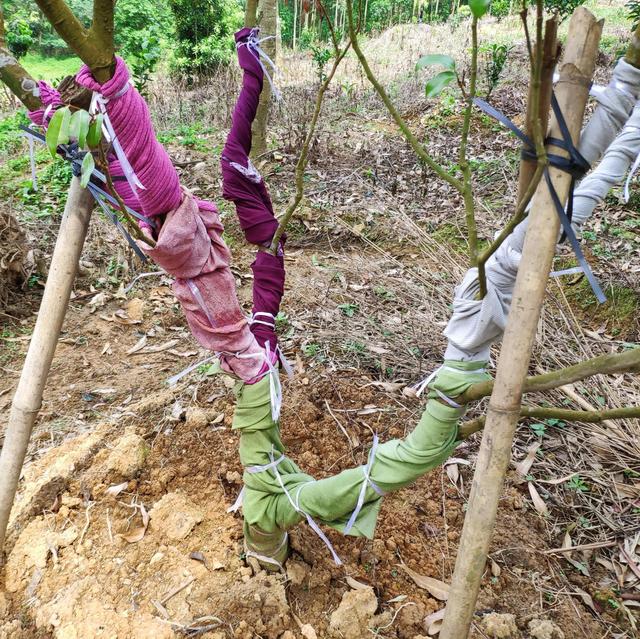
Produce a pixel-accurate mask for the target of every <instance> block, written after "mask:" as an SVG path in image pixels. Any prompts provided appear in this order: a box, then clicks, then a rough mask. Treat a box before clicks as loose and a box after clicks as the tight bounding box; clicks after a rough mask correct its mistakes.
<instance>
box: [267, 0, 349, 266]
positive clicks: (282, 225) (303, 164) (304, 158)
mask: <svg viewBox="0 0 640 639" xmlns="http://www.w3.org/2000/svg"><path fill="white" fill-rule="evenodd" d="M321 6H322V5H321ZM322 11H323V13H324V16H325V17H326V19H327V22H328V23H329V24H330V25H331V20H330V18H329V16H328V15H327V13H326V11H324V7H322ZM330 31H331V34H332V42H333V46H334V61H333V65H332V67H331V71H329V73H328V75H327V77H326V78H325V80H324V82H323V83H322V84H321V85H320V88H319V89H318V95H317V96H316V103H315V107H314V110H313V116H312V117H311V122H309V129H308V130H307V135H306V137H305V139H304V142H303V143H302V148H301V149H300V156H299V157H298V162H297V163H296V169H295V182H296V191H295V193H294V195H293V197H292V198H291V200H290V201H289V204H288V206H287V208H286V210H285V212H284V214H283V215H282V217H281V218H280V222H279V224H278V228H277V229H276V232H275V234H274V236H273V239H272V240H271V246H270V247H269V252H270V253H272V254H273V255H275V254H276V253H277V252H278V245H279V244H280V240H281V239H282V235H283V233H284V231H285V229H286V228H287V225H288V224H289V222H290V220H291V218H292V216H293V214H294V213H295V211H296V209H297V208H298V206H299V204H300V202H301V201H302V198H303V196H304V172H305V169H306V168H307V164H308V162H309V149H310V147H311V143H312V142H313V136H314V134H315V131H316V126H317V124H318V118H319V117H320V112H321V110H322V102H323V100H324V94H325V92H326V91H327V89H328V88H329V85H330V84H331V80H333V76H334V75H335V74H336V71H337V70H338V67H339V66H340V63H341V62H342V60H343V59H344V56H345V55H346V54H347V51H349V47H350V46H351V43H347V44H346V46H345V47H344V49H342V51H341V50H340V45H339V43H338V39H337V37H336V36H335V32H334V30H333V25H331V27H330Z"/></svg>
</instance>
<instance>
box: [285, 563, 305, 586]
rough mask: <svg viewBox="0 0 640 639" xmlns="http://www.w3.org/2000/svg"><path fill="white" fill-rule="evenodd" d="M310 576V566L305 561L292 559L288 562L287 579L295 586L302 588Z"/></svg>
mask: <svg viewBox="0 0 640 639" xmlns="http://www.w3.org/2000/svg"><path fill="white" fill-rule="evenodd" d="M308 574H309V566H308V565H307V564H305V563H304V562H303V561H295V560H294V559H290V560H289V561H288V562H287V577H289V579H290V580H291V583H292V584H293V585H294V586H300V585H301V584H302V583H303V582H304V580H305V579H306V578H307V575H308Z"/></svg>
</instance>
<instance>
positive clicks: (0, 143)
mask: <svg viewBox="0 0 640 639" xmlns="http://www.w3.org/2000/svg"><path fill="white" fill-rule="evenodd" d="M21 124H22V125H26V124H29V119H28V118H27V116H26V114H25V113H24V111H22V110H20V111H16V112H15V113H14V114H13V115H10V116H8V117H6V118H2V119H1V120H0V153H9V152H11V151H15V150H17V149H19V148H20V146H21V141H20V125H21Z"/></svg>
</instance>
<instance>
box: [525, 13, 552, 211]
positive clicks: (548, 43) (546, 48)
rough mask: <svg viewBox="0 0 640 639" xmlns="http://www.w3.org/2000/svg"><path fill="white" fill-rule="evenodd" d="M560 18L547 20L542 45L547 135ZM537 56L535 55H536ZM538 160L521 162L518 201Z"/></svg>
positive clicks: (543, 124) (542, 121)
mask: <svg viewBox="0 0 640 639" xmlns="http://www.w3.org/2000/svg"><path fill="white" fill-rule="evenodd" d="M558 55H559V45H558V18H557V17H553V18H550V19H549V20H547V22H546V23H545V30H544V42H543V45H542V77H541V85H540V92H539V100H538V105H539V107H538V114H539V116H540V129H541V131H542V135H546V133H547V127H548V126H549V109H550V107H551V92H552V90H553V72H554V71H555V68H556V63H557V62H558ZM534 57H535V55H534ZM532 96H533V83H530V84H529V99H528V100H527V117H526V126H525V133H526V134H527V136H528V137H529V139H530V140H533V126H534V125H533V121H532V116H533V99H532ZM536 167H537V162H535V161H527V160H524V161H522V162H520V176H519V179H518V197H517V199H516V203H520V200H522V198H523V197H524V194H525V193H526V192H527V188H528V187H529V184H530V183H531V180H532V179H533V174H534V173H535V172H536Z"/></svg>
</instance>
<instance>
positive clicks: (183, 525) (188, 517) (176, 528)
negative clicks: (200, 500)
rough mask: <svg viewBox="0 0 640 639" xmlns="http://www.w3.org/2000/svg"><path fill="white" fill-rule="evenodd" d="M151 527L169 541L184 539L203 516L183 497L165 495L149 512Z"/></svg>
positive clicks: (179, 495)
mask: <svg viewBox="0 0 640 639" xmlns="http://www.w3.org/2000/svg"><path fill="white" fill-rule="evenodd" d="M149 517H150V518H151V523H152V525H153V527H154V528H155V529H157V530H159V531H160V532H161V533H163V534H164V535H166V536H167V537H168V538H169V539H185V538H186V537H188V536H189V535H190V534H191V531H192V530H193V529H194V527H195V526H196V525H197V524H199V523H200V522H201V521H202V520H203V519H204V515H203V514H202V512H201V511H200V509H199V508H198V507H197V506H196V505H195V504H194V503H193V502H192V501H191V500H190V499H189V498H188V497H186V496H185V495H181V494H179V493H167V494H166V495H165V496H164V497H163V498H162V499H161V500H160V501H159V502H157V503H156V504H155V506H154V507H153V508H152V509H151V511H150V512H149Z"/></svg>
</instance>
